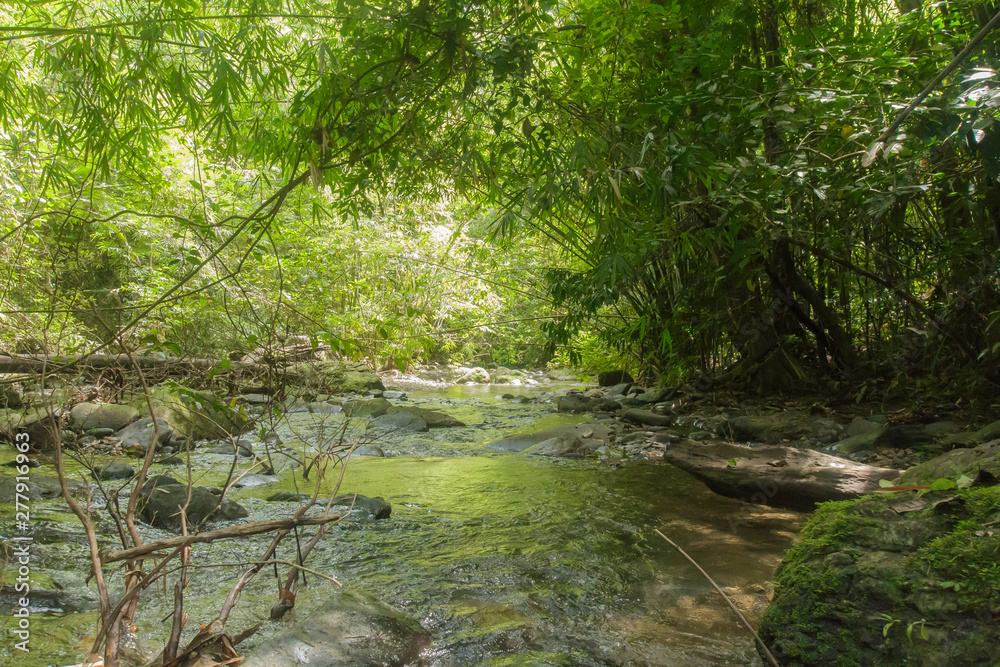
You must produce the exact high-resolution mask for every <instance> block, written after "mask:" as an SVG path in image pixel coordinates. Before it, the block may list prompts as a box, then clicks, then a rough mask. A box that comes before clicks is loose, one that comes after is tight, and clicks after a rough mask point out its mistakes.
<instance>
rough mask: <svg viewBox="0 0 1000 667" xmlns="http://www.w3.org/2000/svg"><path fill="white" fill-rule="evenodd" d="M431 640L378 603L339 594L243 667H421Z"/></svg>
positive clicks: (266, 645) (260, 648)
mask: <svg viewBox="0 0 1000 667" xmlns="http://www.w3.org/2000/svg"><path fill="white" fill-rule="evenodd" d="M429 645H430V635H428V633H427V632H426V631H424V630H423V629H422V628H421V627H420V624H419V623H418V622H417V621H416V620H415V619H413V618H410V617H409V616H406V615H404V614H403V613H402V612H400V611H398V610H396V609H393V608H392V607H389V606H388V605H386V604H383V603H382V602H379V601H378V600H375V599H374V598H371V597H368V596H365V595H361V594H357V593H347V592H333V593H332V594H330V595H329V596H328V598H327V600H326V601H325V602H324V604H323V606H322V607H320V608H319V609H317V610H316V611H314V612H312V613H310V614H309V615H308V616H306V617H305V618H304V619H302V620H301V621H299V622H297V623H295V624H294V625H293V626H292V627H291V628H290V629H289V630H287V631H286V632H284V633H283V634H280V635H279V636H277V637H275V638H273V639H270V640H268V641H266V642H264V643H263V644H262V645H260V646H258V647H257V648H256V649H254V650H253V651H251V652H250V655H248V656H247V657H246V659H245V660H244V661H243V663H242V665H243V667H279V666H284V665H309V666H311V667H333V666H335V665H336V666H337V667H372V666H374V665H415V664H420V663H418V660H419V658H420V655H421V654H422V653H423V651H424V649H426V648H427V647H428V646H429Z"/></svg>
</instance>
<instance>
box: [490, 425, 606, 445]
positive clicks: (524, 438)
mask: <svg viewBox="0 0 1000 667" xmlns="http://www.w3.org/2000/svg"><path fill="white" fill-rule="evenodd" d="M562 437H570V438H580V439H581V440H582V441H583V442H584V444H585V445H586V446H588V447H589V446H590V444H592V443H591V442H590V441H593V444H596V447H600V446H604V445H607V444H609V443H610V442H611V429H610V428H608V427H607V426H606V425H604V424H601V423H599V422H584V423H582V424H570V425H566V426H556V427H555V428H550V429H547V430H545V431H539V432H538V433H519V434H514V435H509V436H507V437H506V438H503V439H502V440H496V441H494V442H491V443H489V444H487V445H486V449H489V450H493V451H497V452H523V451H525V450H526V449H528V448H530V447H532V446H534V445H537V444H539V443H542V442H545V441H546V440H551V439H553V438H562Z"/></svg>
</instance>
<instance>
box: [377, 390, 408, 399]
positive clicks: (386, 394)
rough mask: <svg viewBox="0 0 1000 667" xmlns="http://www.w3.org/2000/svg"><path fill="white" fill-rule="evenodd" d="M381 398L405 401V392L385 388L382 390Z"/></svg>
mask: <svg viewBox="0 0 1000 667" xmlns="http://www.w3.org/2000/svg"><path fill="white" fill-rule="evenodd" d="M382 398H388V399H392V400H394V401H405V400H406V392H405V391H396V390H389V389H386V390H385V391H383V392H382Z"/></svg>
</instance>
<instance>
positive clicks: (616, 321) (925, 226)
mask: <svg viewBox="0 0 1000 667" xmlns="http://www.w3.org/2000/svg"><path fill="white" fill-rule="evenodd" d="M984 12H985V10H984V8H983V6H981V5H980V4H977V3H971V2H958V3H947V4H940V3H939V4H931V5H927V6H924V5H919V6H914V7H912V8H910V5H905V6H904V5H902V4H901V5H900V8H895V7H892V6H890V5H885V4H884V3H883V4H878V3H876V4H871V3H862V2H856V1H854V0H851V2H848V3H846V4H845V3H833V2H829V1H826V0H824V1H820V2H809V3H785V2H777V1H772V0H768V1H766V2H760V3H745V2H733V1H731V0H710V1H709V2H702V3H686V4H685V3H666V2H659V1H649V0H635V1H633V2H625V3H621V2H611V1H610V0H574V1H573V2H569V3H561V4H557V3H550V2H545V1H542V2H535V1H534V0H528V1H527V2H521V1H519V2H516V3H514V2H512V3H504V2H489V3H486V2H483V3H472V4H462V3H456V2H454V1H453V0H429V1H428V2H422V3H419V4H418V5H417V6H413V5H412V3H409V2H402V1H401V0H392V1H390V2H388V3H382V4H380V5H379V6H378V7H374V6H371V5H370V4H367V3H362V2H356V1H347V2H340V3H337V4H336V5H335V6H331V5H329V4H326V3H316V2H311V1H310V0H293V1H292V2H283V3H278V2H273V1H264V2H262V1H261V0H239V1H237V2H225V3H218V2H207V3H189V2H170V3H154V4H149V3H145V4H143V3H140V4H133V5H128V6H120V5H117V4H113V3H112V4H109V3H106V2H103V1H100V0H74V1H72V2H59V3H55V2H41V3H27V2H24V3H8V4H7V5H5V6H4V8H2V9H0V40H2V43H3V50H2V52H0V145H2V146H3V150H2V151H0V202H2V203H0V207H2V216H3V228H2V232H0V250H2V251H3V252H4V253H5V254H6V255H7V256H8V257H10V258H12V261H11V262H9V264H8V268H7V270H6V276H5V281H4V285H5V287H4V289H3V291H2V292H0V304H2V307H0V310H3V311H4V315H3V317H4V318H5V320H4V323H5V324H7V325H9V328H7V327H5V328H4V331H3V332H2V333H0V335H2V336H3V337H4V341H3V342H4V344H5V345H6V346H8V347H13V346H15V345H16V344H20V345H22V346H23V347H38V346H48V347H50V348H53V347H54V348H59V349H65V350H70V349H73V348H80V349H84V348H87V347H93V345H94V343H95V342H97V341H99V342H101V343H103V344H110V343H113V342H115V341H119V339H121V338H123V337H124V338H125V339H127V341H132V342H135V341H137V340H148V341H151V342H152V344H153V345H154V346H160V347H162V348H164V349H172V348H170V347H167V346H174V347H177V348H179V349H181V350H182V351H184V352H187V353H195V352H197V351H202V352H204V351H214V352H222V351H226V350H230V349H236V348H240V347H241V346H242V344H243V342H244V341H246V340H248V339H249V337H250V336H256V337H257V338H258V340H265V339H267V338H270V337H274V336H276V335H278V334H279V333H283V332H286V331H287V332H295V331H302V330H307V331H309V332H310V333H319V332H326V333H327V334H329V335H331V336H333V337H334V339H335V340H336V341H337V344H336V345H335V347H337V348H338V349H341V350H342V351H343V352H345V353H348V354H359V355H365V356H368V357H370V358H372V359H378V360H379V361H380V363H381V362H383V361H386V360H388V359H389V357H392V359H393V361H394V363H396V364H397V365H405V364H406V363H409V361H411V360H415V359H420V358H429V357H435V356H440V355H455V356H457V357H459V358H462V357H467V358H471V357H473V356H476V355H481V354H484V353H485V354H491V355H493V360H494V361H496V362H498V363H527V362H532V363H542V362H546V361H548V360H550V359H552V358H554V357H555V358H556V359H557V360H559V359H561V357H559V356H557V355H562V356H563V357H565V358H566V359H567V360H569V361H572V362H574V363H585V364H586V363H590V362H588V359H592V360H594V361H593V363H595V364H597V363H598V360H600V359H602V358H606V359H612V358H617V359H624V360H635V361H636V362H637V364H638V365H639V366H641V367H642V369H643V371H644V373H645V375H647V376H651V377H652V376H660V377H663V378H671V379H680V378H681V377H682V376H684V375H686V374H688V373H689V372H690V371H691V370H694V369H701V370H706V371H709V372H714V371H715V370H716V369H718V368H720V367H721V366H724V365H726V364H729V363H731V362H733V361H736V360H743V361H744V362H745V365H746V367H747V368H750V369H758V371H759V372H760V373H761V374H763V373H764V372H765V371H767V370H770V371H771V372H773V366H772V367H769V366H768V365H767V364H766V363H763V362H764V360H765V359H766V357H767V355H769V354H772V353H773V352H774V351H775V350H777V349H781V350H782V351H783V353H784V354H785V355H786V357H787V358H790V359H795V360H797V363H806V362H808V363H811V364H812V365H813V366H815V367H816V369H817V370H819V371H828V372H843V371H851V370H853V369H855V368H857V367H858V366H859V364H864V363H870V364H872V365H874V366H877V367H880V368H883V369H885V370H887V371H891V372H894V373H896V374H897V377H902V378H907V377H911V376H912V377H917V376H920V375H921V374H923V375H927V376H928V377H936V376H937V375H938V373H937V371H939V370H940V367H941V365H942V364H943V363H945V362H946V361H948V362H950V361H951V359H953V358H955V357H958V358H959V359H960V360H962V361H963V362H964V363H966V364H967V366H968V367H969V368H970V369H972V371H970V372H972V373H973V375H974V376H975V377H976V378H979V379H981V377H982V376H983V375H985V374H987V373H988V372H991V371H990V369H992V368H994V367H995V366H996V364H997V361H998V357H997V350H998V349H1000V348H998V345H1000V331H998V327H996V326H993V324H994V320H996V317H994V315H995V313H997V312H1000V278H998V268H997V267H998V264H997V261H996V256H995V248H996V247H997V244H998V243H1000V239H998V229H1000V228H998V227H997V225H996V222H995V221H996V220H997V219H1000V186H998V185H997V178H998V176H1000V125H998V122H997V119H998V112H997V108H998V104H997V100H998V95H997V92H996V90H995V87H996V70H997V66H998V62H997V57H996V50H995V46H994V42H993V40H992V38H990V39H988V40H987V41H986V42H985V43H984V44H983V47H982V49H980V50H978V51H976V52H975V53H974V54H973V55H972V56H971V57H970V58H969V59H968V60H966V61H964V62H963V63H962V65H961V68H960V69H959V71H958V73H957V75H956V76H954V77H953V78H950V79H947V80H946V81H945V82H944V83H943V84H942V85H941V86H939V87H938V88H937V89H936V90H935V91H934V92H933V94H932V95H931V96H930V97H929V98H928V99H927V100H926V101H925V102H924V103H923V104H921V105H920V106H919V107H918V108H917V109H916V110H915V112H914V113H913V114H911V115H910V116H909V117H908V118H907V120H906V122H905V123H904V124H903V125H902V127H901V128H900V130H899V131H898V132H896V133H895V135H894V136H892V137H887V138H885V140H884V141H882V140H880V139H881V134H882V133H883V131H884V130H885V128H886V127H887V125H888V124H889V122H890V120H891V119H892V118H893V117H895V115H896V114H897V113H898V111H899V110H900V109H901V108H902V107H903V106H904V105H905V104H906V103H907V102H908V101H909V100H910V99H911V98H912V97H913V96H914V95H916V93H917V92H918V91H919V90H920V89H921V88H922V87H923V86H924V85H925V83H926V82H927V81H929V80H930V79H932V78H933V77H934V75H935V74H936V73H937V72H938V71H940V69H941V68H942V67H944V65H945V64H946V63H947V62H949V60H950V59H951V58H952V56H953V54H954V53H955V52H956V51H957V50H958V49H960V48H961V46H962V45H963V44H964V43H965V42H966V41H967V40H968V39H969V37H970V36H971V35H972V34H974V33H975V32H976V31H977V30H978V29H979V27H980V26H981V25H982V24H984V23H985V20H986V19H988V17H987V16H986V15H985V13H984ZM308 188H311V191H307V189H308ZM459 202H462V203H461V204H460V203H459ZM442 218H444V220H442ZM486 220H489V221H490V223H491V225H492V226H491V228H490V230H487V229H486V224H485V221H486ZM442 227H443V228H445V230H446V231H445V232H444V233H438V231H435V230H438V229H439V228H442ZM488 231H489V232H490V233H488ZM15 273H16V276H15ZM237 276H238V277H237ZM15 277H16V279H15ZM991 313H992V314H993V315H991ZM533 318H542V319H533ZM551 318H554V319H551ZM498 322H503V324H497V323H498ZM441 331H446V332H448V333H447V334H441V333H439V332H441ZM472 332H475V333H472ZM581 334H582V337H580V336H581ZM543 335H544V337H545V338H546V339H547V343H548V344H547V347H546V348H545V349H542V348H540V347H538V346H537V345H536V343H537V342H538V338H539V337H540V336H543ZM119 342H121V341H119ZM609 351H610V353H611V354H613V355H614V356H613V357H608V353H609ZM914 371H918V372H914ZM963 379H964V378H963ZM861 395H862V394H860V393H859V394H858V396H861Z"/></svg>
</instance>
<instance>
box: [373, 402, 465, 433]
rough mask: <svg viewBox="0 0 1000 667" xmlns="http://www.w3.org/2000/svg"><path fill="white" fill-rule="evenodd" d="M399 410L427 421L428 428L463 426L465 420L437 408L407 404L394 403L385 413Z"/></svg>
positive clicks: (390, 413)
mask: <svg viewBox="0 0 1000 667" xmlns="http://www.w3.org/2000/svg"><path fill="white" fill-rule="evenodd" d="M400 412H405V413H407V414H411V415H413V416H414V417H416V418H417V419H422V420H423V421H425V422H426V423H427V426H428V427H429V428H452V427H456V426H465V422H463V421H460V420H458V419H455V418H454V417H452V416H451V415H447V414H445V413H443V412H438V411H437V410H428V409H427V408H417V407H411V406H409V405H394V406H392V407H390V408H389V409H388V410H386V414H388V415H393V414H397V413H400Z"/></svg>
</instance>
